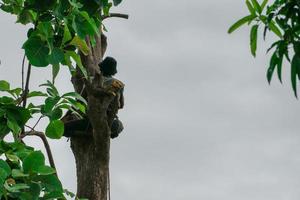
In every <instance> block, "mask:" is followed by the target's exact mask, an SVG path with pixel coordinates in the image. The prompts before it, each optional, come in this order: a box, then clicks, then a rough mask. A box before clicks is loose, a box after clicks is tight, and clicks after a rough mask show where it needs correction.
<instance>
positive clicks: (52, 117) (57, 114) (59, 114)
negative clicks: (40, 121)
mask: <svg viewBox="0 0 300 200" xmlns="http://www.w3.org/2000/svg"><path fill="white" fill-rule="evenodd" d="M62 115H63V111H62V110H61V109H60V108H55V109H54V110H53V111H52V112H51V113H50V120H58V119H60V118H61V117H62Z"/></svg>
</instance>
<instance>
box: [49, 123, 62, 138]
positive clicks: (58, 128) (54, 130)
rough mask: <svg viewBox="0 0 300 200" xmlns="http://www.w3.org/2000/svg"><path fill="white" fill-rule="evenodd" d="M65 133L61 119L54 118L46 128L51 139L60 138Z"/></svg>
mask: <svg viewBox="0 0 300 200" xmlns="http://www.w3.org/2000/svg"><path fill="white" fill-rule="evenodd" d="M63 134H64V123H63V122H62V121H61V120H54V121H51V122H50V123H49V125H48V126H47V128H46V135H47V137H49V138H51V139H60V138H61V137H62V136H63Z"/></svg>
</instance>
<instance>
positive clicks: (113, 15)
mask: <svg viewBox="0 0 300 200" xmlns="http://www.w3.org/2000/svg"><path fill="white" fill-rule="evenodd" d="M111 17H118V18H123V19H128V18H129V15H127V14H121V13H109V14H108V15H103V16H102V20H105V19H107V18H111Z"/></svg>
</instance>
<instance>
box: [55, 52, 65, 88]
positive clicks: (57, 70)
mask: <svg viewBox="0 0 300 200" xmlns="http://www.w3.org/2000/svg"><path fill="white" fill-rule="evenodd" d="M64 58H65V56H64ZM59 70H60V66H59V64H57V65H52V82H53V83H54V82H55V79H56V77H57V75H58V73H59Z"/></svg>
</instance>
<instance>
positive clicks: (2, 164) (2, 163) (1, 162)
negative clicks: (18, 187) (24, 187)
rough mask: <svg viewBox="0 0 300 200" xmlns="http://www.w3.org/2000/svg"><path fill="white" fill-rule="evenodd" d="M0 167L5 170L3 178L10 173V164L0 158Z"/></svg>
mask: <svg viewBox="0 0 300 200" xmlns="http://www.w3.org/2000/svg"><path fill="white" fill-rule="evenodd" d="M0 169H3V170H4V172H5V176H6V177H5V178H7V177H8V176H9V175H10V174H11V169H10V166H9V165H8V164H7V162H5V161H4V160H2V159H0Z"/></svg>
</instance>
